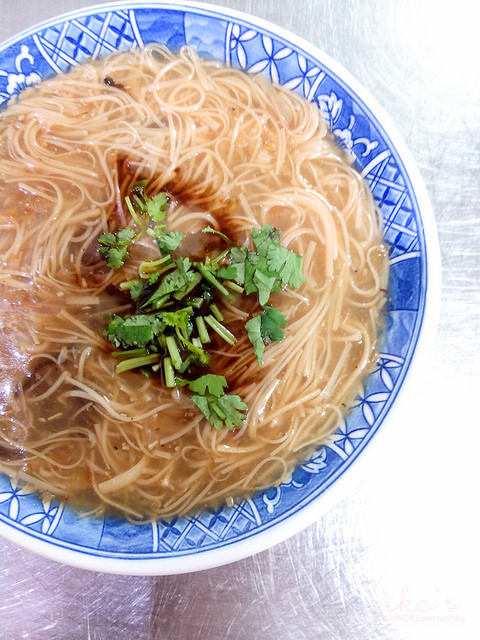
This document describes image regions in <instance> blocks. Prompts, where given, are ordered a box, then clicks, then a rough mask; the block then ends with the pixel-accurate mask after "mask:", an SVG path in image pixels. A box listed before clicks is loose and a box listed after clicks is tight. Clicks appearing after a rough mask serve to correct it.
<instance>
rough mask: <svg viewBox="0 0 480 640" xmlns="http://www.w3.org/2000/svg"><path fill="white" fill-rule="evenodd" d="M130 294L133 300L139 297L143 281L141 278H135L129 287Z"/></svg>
mask: <svg viewBox="0 0 480 640" xmlns="http://www.w3.org/2000/svg"><path fill="white" fill-rule="evenodd" d="M129 291H130V296H131V298H132V300H134V301H135V302H136V301H137V300H138V299H139V298H140V296H141V295H142V291H143V282H142V280H135V281H134V282H132V284H131V285H130V287H129Z"/></svg>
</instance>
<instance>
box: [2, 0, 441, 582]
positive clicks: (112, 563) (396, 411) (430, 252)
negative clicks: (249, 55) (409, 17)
mask: <svg viewBox="0 0 480 640" xmlns="http://www.w3.org/2000/svg"><path fill="white" fill-rule="evenodd" d="M140 8H147V9H150V8H151V9H156V10H177V11H182V10H185V11H189V12H192V11H193V12H199V13H201V12H204V13H205V14H208V15H209V16H211V15H215V16H216V17H218V18H222V17H227V18H231V19H234V20H238V21H241V22H243V23H246V24H251V25H253V26H255V27H256V28H258V30H265V31H267V32H270V33H273V34H274V35H275V36H277V37H279V38H281V39H284V40H285V41H287V42H289V43H291V44H292V45H293V47H294V48H295V49H300V50H303V51H306V52H308V54H309V55H310V56H311V57H313V58H314V59H315V60H318V61H319V62H320V63H321V65H323V66H325V67H327V69H328V70H329V71H330V72H332V73H333V74H335V76H337V78H338V79H339V80H340V81H341V82H342V83H344V84H345V85H346V86H347V87H348V89H349V90H351V91H352V92H353V93H355V94H356V95H357V96H358V98H359V99H360V100H361V101H362V103H363V104H364V105H365V106H366V107H367V108H368V110H369V111H370V112H371V113H372V114H373V115H374V116H375V118H376V119H377V120H378V122H379V123H381V126H382V129H383V130H384V131H385V134H386V137H387V138H388V140H389V141H390V143H391V145H392V146H393V148H394V149H395V150H396V152H397V154H398V156H399V158H400V159H401V161H402V164H403V166H404V169H405V173H406V175H407V176H408V179H409V181H410V184H411V189H412V191H413V193H414V194H415V198H416V200H417V205H418V210H419V212H420V218H421V223H422V225H423V233H424V239H425V253H426V255H425V266H426V274H425V275H426V295H425V306H424V310H423V317H422V320H421V324H420V327H419V333H418V337H417V342H416V345H415V347H414V351H413V354H412V356H411V359H410V363H409V367H408V375H405V377H404V379H403V381H402V383H401V385H400V388H399V389H398V391H397V394H396V397H395V401H394V402H393V404H392V405H391V407H390V408H389V411H388V416H386V417H385V419H384V420H383V422H382V424H381V428H379V429H378V430H377V431H376V432H375V434H374V437H372V438H371V439H369V441H368V446H365V447H364V448H363V449H362V451H361V452H360V453H361V455H357V456H355V458H354V459H353V460H352V462H351V463H350V464H349V465H347V466H346V468H344V469H342V470H341V473H340V474H338V475H335V479H334V481H332V482H330V483H329V484H328V486H327V487H326V488H325V489H324V490H323V491H322V492H321V493H320V494H319V495H318V496H317V497H316V498H314V499H313V500H312V501H310V502H309V503H308V504H306V505H304V506H302V507H301V508H300V509H299V510H298V511H296V512H295V513H293V514H290V515H289V516H288V517H286V518H284V519H282V520H281V521H280V522H277V523H275V524H273V525H271V526H270V527H268V528H267V529H266V530H263V531H260V532H258V533H256V534H255V535H253V536H251V537H248V538H247V539H244V540H238V541H232V542H231V543H230V544H228V545H226V546H222V547H219V548H216V549H205V550H196V552H195V553H193V554H186V555H184V556H175V557H171V558H168V557H160V558H151V557H146V558H138V557H134V558H131V559H130V558H115V557H105V556H102V555H97V554H94V553H93V551H92V550H88V549H85V551H82V550H81V549H78V548H75V549H69V548H66V547H64V546H63V547H61V546H57V545H55V544H52V542H50V541H49V540H48V537H47V536H44V537H43V538H42V537H39V536H38V535H35V536H33V535H30V534H29V533H28V531H23V530H19V529H17V528H15V527H12V526H11V525H9V524H7V523H5V522H3V521H2V520H0V534H1V535H2V536H3V537H4V538H6V539H7V540H10V541H11V542H14V543H15V544H16V545H19V546H21V547H23V548H25V549H27V550H29V551H33V552H35V553H36V554H38V555H40V556H43V557H44V558H46V559H49V560H52V561H56V562H60V563H63V564H66V565H70V566H73V567H76V568H82V569H88V570H91V571H101V572H104V573H113V574H122V575H144V576H147V575H173V574H182V573H189V572H194V571H200V570H205V569H211V568H215V567H219V566H222V565H225V564H229V563H232V562H236V561H238V560H241V559H244V558H247V557H249V556H251V555H254V554H256V553H259V552H261V551H264V550H266V549H267V548H269V547H272V546H274V545H276V544H278V543H280V542H283V541H284V540H286V539H287V538H289V537H291V536H292V535H295V534H297V533H299V532H300V531H301V530H303V529H305V528H306V527H308V526H309V525H311V524H313V523H314V522H315V521H316V520H318V519H319V518H320V517H321V516H322V515H324V514H325V513H326V512H327V511H329V510H330V509H332V508H333V507H334V506H335V505H336V504H337V503H338V502H340V500H341V499H342V498H343V497H345V496H346V495H348V488H349V487H351V486H353V485H352V483H353V481H356V483H357V484H358V482H359V481H361V478H362V477H363V476H365V474H368V472H369V469H371V461H373V460H374V456H375V457H377V458H378V455H379V453H381V451H382V448H383V449H384V450H385V449H386V448H387V446H388V440H387V434H386V432H387V431H390V432H391V431H392V430H393V429H394V428H395V427H394V425H395V424H396V425H397V428H398V427H400V426H401V422H402V416H404V415H405V409H406V407H407V403H408V408H409V410H410V411H411V407H412V401H413V402H414V403H415V402H418V403H419V402H421V398H420V393H419V391H417V393H415V389H416V388H417V390H418V388H419V385H418V384H417V381H420V380H421V379H422V377H423V376H424V375H425V373H426V369H427V365H428V360H429V356H430V354H431V352H432V349H433V346H434V342H435V336H436V331H437V326H438V320H439V314H440V293H441V260H440V249H439V243H438V236H437V231H436V226H435V218H434V213H433V209H432V206H431V204H430V200H429V197H428V193H427V190H426V187H425V185H424V182H423V179H422V177H421V174H420V172H419V170H418V168H417V165H416V163H415V160H414V159H413V156H412V155H411V153H410V151H409V149H408V147H407V145H406V143H405V142H404V140H403V138H402V136H401V135H400V133H399V132H398V130H397V128H396V126H395V125H394V124H393V121H392V120H391V119H390V117H389V116H388V114H387V113H386V112H385V111H384V109H383V107H382V106H381V105H380V104H379V103H378V102H377V100H376V99H375V98H374V97H373V96H372V95H371V94H370V92H369V90H367V89H366V88H365V87H364V86H363V85H362V84H361V83H360V82H359V81H358V80H357V79H356V78H355V77H354V76H353V75H352V74H351V73H350V72H349V71H348V70H347V69H345V68H344V67H343V66H342V65H341V64H340V63H338V62H337V61H336V60H334V59H333V58H331V57H330V56H329V55H328V54H326V53H325V52H324V51H322V50H321V49H320V48H319V47H317V46H316V45H314V44H312V43H310V42H308V41H307V40H305V39H304V38H302V37H300V36H297V35H296V34H295V33H293V32H291V31H289V30H288V29H285V28H284V27H281V26H279V25H276V24H275V23H273V22H270V21H268V20H265V19H263V18H259V17H257V16H255V15H254V14H249V13H246V12H243V11H239V10H237V9H231V8H229V7H225V6H222V5H213V4H209V3H204V2H197V1H195V0H191V1H189V2H182V1H180V0H151V1H150V2H147V1H144V0H120V1H117V2H115V1H113V2H106V3H100V4H95V5H91V6H89V7H85V8H83V9H77V10H72V11H69V12H67V13H62V14H59V15H56V16H54V17H53V18H49V19H48V20H45V21H43V22H40V23H37V24H35V25H33V26H32V27H29V28H27V29H25V30H23V31H21V32H20V33H18V34H16V35H15V36H13V37H11V38H9V39H8V40H6V41H4V42H2V43H0V50H4V49H6V48H8V47H10V46H12V45H14V44H15V43H17V42H19V41H21V40H23V39H25V38H27V37H29V36H30V35H32V34H34V33H37V32H38V31H40V30H41V29H45V28H48V27H50V26H53V25H55V24H58V23H60V22H63V21H67V20H71V19H73V18H78V17H82V16H86V15H92V14H96V13H99V12H102V11H112V10H115V9H132V10H135V9H140ZM373 464H374V463H373Z"/></svg>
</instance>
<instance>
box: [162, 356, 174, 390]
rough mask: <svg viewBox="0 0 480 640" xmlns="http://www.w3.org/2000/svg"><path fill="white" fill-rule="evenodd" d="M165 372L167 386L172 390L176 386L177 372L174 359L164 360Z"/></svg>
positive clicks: (167, 358)
mask: <svg viewBox="0 0 480 640" xmlns="http://www.w3.org/2000/svg"><path fill="white" fill-rule="evenodd" d="M163 372H164V374H165V386H166V387H169V388H172V387H174V386H175V372H174V370H173V366H172V359H171V358H169V357H168V356H167V357H166V358H164V359H163Z"/></svg>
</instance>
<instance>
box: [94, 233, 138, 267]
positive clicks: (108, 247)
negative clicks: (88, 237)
mask: <svg viewBox="0 0 480 640" xmlns="http://www.w3.org/2000/svg"><path fill="white" fill-rule="evenodd" d="M134 238H135V231H134V229H132V228H131V227H126V228H125V229H120V230H119V231H116V232H115V233H103V234H102V235H100V236H99V238H98V243H99V244H101V245H103V246H102V247H100V253H101V254H102V255H103V256H105V257H106V258H108V260H107V265H108V266H109V267H110V268H112V269H119V268H120V267H123V265H124V264H125V260H126V259H127V258H128V246H129V245H130V244H131V243H132V242H133V240H134Z"/></svg>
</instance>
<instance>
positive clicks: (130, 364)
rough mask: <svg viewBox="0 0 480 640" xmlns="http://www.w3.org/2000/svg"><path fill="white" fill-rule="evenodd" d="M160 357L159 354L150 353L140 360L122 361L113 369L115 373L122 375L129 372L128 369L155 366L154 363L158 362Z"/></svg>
mask: <svg viewBox="0 0 480 640" xmlns="http://www.w3.org/2000/svg"><path fill="white" fill-rule="evenodd" d="M160 359H161V356H160V354H159V353H152V354H151V355H148V356H141V357H140V358H127V360H122V362H119V363H118V364H117V366H116V367H115V373H117V374H118V373H124V372H125V371H129V370H130V369H137V368H138V367H144V366H145V365H149V364H155V362H159V360H160Z"/></svg>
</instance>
